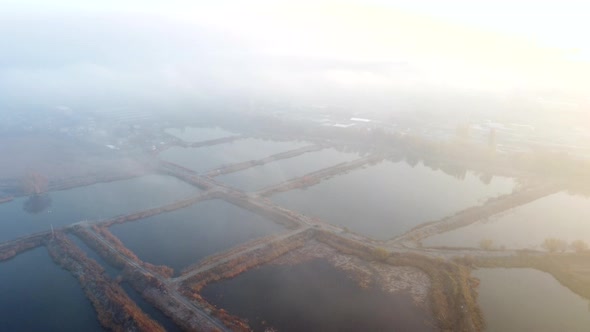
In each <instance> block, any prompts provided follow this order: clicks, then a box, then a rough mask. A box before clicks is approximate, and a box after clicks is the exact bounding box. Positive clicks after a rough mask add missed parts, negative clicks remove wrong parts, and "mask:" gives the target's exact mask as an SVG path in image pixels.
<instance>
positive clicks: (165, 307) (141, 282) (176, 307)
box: [123, 267, 250, 332]
mask: <svg viewBox="0 0 590 332" xmlns="http://www.w3.org/2000/svg"><path fill="white" fill-rule="evenodd" d="M123 275H124V278H125V280H127V281H128V282H129V283H130V284H131V285H132V286H133V288H135V290H137V291H138V292H139V293H140V294H141V295H142V296H143V298H144V299H145V300H146V301H148V302H149V303H151V304H152V305H153V306H155V307H156V308H158V309H159V310H161V311H162V312H163V313H164V314H165V315H166V316H168V317H170V318H171V319H172V320H173V321H174V323H176V325H178V326H179V327H181V328H182V329H183V330H185V331H199V332H202V331H220V330H221V328H220V326H218V325H217V324H215V323H214V322H212V321H211V319H209V318H207V315H210V314H211V315H212V316H214V317H215V318H217V319H218V323H219V324H222V327H224V328H226V327H227V328H229V329H230V330H231V331H250V329H249V328H248V325H247V324H246V323H245V322H244V321H242V320H240V319H239V318H238V317H235V316H232V315H229V314H228V313H227V312H225V310H217V309H216V308H215V307H212V306H211V305H209V304H207V303H204V301H197V303H196V305H197V306H198V309H195V308H192V306H193V305H194V304H195V303H191V302H189V301H188V300H186V299H179V298H178V297H179V295H177V294H174V293H171V292H169V291H168V289H167V288H166V285H165V284H164V283H163V282H162V281H160V280H159V279H157V278H155V277H154V276H153V275H149V274H146V273H144V272H142V271H140V270H138V269H134V268H130V267H127V268H125V270H124V272H123ZM203 304H204V305H203ZM195 310H199V311H197V312H195Z"/></svg>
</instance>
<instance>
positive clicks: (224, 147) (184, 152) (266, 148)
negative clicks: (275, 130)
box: [160, 138, 309, 172]
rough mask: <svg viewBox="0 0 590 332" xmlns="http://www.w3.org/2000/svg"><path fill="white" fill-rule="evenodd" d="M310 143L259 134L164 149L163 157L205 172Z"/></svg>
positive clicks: (161, 155)
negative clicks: (224, 141) (214, 143)
mask: <svg viewBox="0 0 590 332" xmlns="http://www.w3.org/2000/svg"><path fill="white" fill-rule="evenodd" d="M306 145H309V143H306V142H294V141H288V142H279V141H271V140H262V139H257V138H244V139H239V140H236V141H233V142H229V143H224V144H216V145H210V146H204V147H200V148H181V147H172V148H170V149H167V150H164V151H162V152H161V153H160V157H161V158H162V159H163V160H165V161H169V162H172V163H175V164H179V165H181V166H184V167H187V168H190V169H192V170H194V171H196V172H204V171H209V170H212V169H215V168H217V167H219V166H223V165H228V164H234V163H239V162H244V161H249V160H256V159H262V158H265V157H268V156H270V155H273V154H277V153H280V152H285V151H289V150H295V149H298V148H301V147H303V146H306Z"/></svg>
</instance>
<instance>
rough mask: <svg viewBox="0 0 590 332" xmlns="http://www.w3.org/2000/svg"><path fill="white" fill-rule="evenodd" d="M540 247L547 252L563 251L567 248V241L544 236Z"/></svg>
mask: <svg viewBox="0 0 590 332" xmlns="http://www.w3.org/2000/svg"><path fill="white" fill-rule="evenodd" d="M542 247H543V248H545V249H546V250H547V251H549V252H552V253H554V252H557V251H561V252H563V251H565V250H566V249H567V242H565V241H564V240H560V239H556V238H546V239H545V241H543V244H542Z"/></svg>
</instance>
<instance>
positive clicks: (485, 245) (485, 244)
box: [479, 239, 494, 250]
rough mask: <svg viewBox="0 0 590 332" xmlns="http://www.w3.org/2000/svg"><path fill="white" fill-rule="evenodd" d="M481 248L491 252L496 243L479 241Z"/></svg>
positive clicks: (486, 240) (487, 240) (490, 240)
mask: <svg viewBox="0 0 590 332" xmlns="http://www.w3.org/2000/svg"><path fill="white" fill-rule="evenodd" d="M479 247H480V248H481V249H483V250H491V249H492V248H494V241H493V240H492V239H482V240H481V241H479Z"/></svg>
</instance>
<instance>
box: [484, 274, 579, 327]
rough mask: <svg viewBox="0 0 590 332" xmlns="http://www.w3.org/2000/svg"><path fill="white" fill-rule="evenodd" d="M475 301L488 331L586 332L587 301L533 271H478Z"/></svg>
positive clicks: (547, 276)
mask: <svg viewBox="0 0 590 332" xmlns="http://www.w3.org/2000/svg"><path fill="white" fill-rule="evenodd" d="M473 274H474V276H475V277H477V278H479V279H480V280H481V284H480V285H479V297H478V301H479V304H480V306H481V308H482V310H483V313H484V317H485V319H486V322H487V331H488V332H511V331H514V332H521V331H537V332H554V331H568V332H586V331H588V329H589V327H590V306H589V302H588V300H586V299H584V298H582V297H581V296H579V295H577V294H575V293H574V292H572V291H571V290H569V289H568V288H566V287H565V286H562V285H561V284H560V283H559V282H558V281H557V280H555V279H554V278H553V277H552V276H551V275H550V274H548V273H545V272H541V271H538V270H533V269H479V270H476V271H474V273H473Z"/></svg>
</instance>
